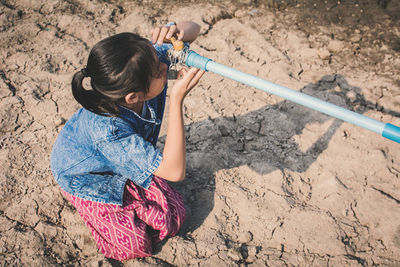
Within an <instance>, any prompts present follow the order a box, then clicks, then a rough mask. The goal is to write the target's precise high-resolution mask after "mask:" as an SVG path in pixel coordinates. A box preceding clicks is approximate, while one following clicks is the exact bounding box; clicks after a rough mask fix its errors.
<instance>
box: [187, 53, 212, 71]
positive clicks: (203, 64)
mask: <svg viewBox="0 0 400 267" xmlns="http://www.w3.org/2000/svg"><path fill="white" fill-rule="evenodd" d="M210 61H212V60H211V59H209V58H206V57H203V56H200V55H199V54H197V53H196V52H194V51H190V52H189V54H188V55H187V57H186V65H187V66H189V67H195V68H198V69H202V70H205V71H207V63H208V62H210Z"/></svg>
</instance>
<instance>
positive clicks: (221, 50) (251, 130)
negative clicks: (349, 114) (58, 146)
mask: <svg viewBox="0 0 400 267" xmlns="http://www.w3.org/2000/svg"><path fill="white" fill-rule="evenodd" d="M294 2H296V1H236V2H234V3H235V4H234V5H232V4H231V3H230V2H224V1H210V2H205V1H203V2H200V3H194V2H191V1H186V2H185V4H182V3H180V2H174V1H172V2H171V1H168V2H167V1H158V2H154V1H138V2H128V1H111V2H110V1H104V2H103V1H80V0H71V1H55V0H52V1H40V0H38V1H23V0H21V1H12V0H10V1H7V0H5V1H4V0H3V1H0V21H1V23H0V40H1V41H0V47H1V49H0V100H1V101H0V133H1V135H0V165H1V170H0V249H1V253H0V265H1V266H59V265H72V266H378V265H379V266H399V265H400V256H399V255H400V190H399V189H400V177H399V175H400V164H399V162H400V152H399V148H400V145H399V144H397V143H394V142H392V141H389V140H386V139H384V138H383V137H380V136H378V135H377V134H375V133H372V132H369V131H367V130H365V129H362V128H359V127H356V126H353V125H350V124H348V123H344V122H342V121H338V120H335V119H332V118H330V117H328V116H325V115H323V114H320V113H318V112H314V111H311V110H309V109H307V108H304V107H301V106H298V105H296V104H293V103H290V102H288V101H284V100H283V99H281V98H278V97H275V96H272V95H269V94H266V93H263V92H260V91H258V90H256V89H252V88H249V87H247V86H244V85H241V84H238V83H236V82H234V81H231V80H228V79H225V78H223V77H221V76H218V75H215V74H212V73H207V74H206V75H205V76H204V78H203V79H202V80H201V82H200V83H199V85H198V86H197V88H196V89H194V90H193V91H192V92H191V93H190V95H189V96H188V97H187V98H186V100H185V125H186V136H187V151H188V153H187V160H188V166H187V167H188V171H187V178H186V180H185V181H184V182H182V183H179V184H174V187H175V188H177V189H178V190H179V191H180V192H181V194H182V195H183V197H184V200H185V205H186V209H187V212H188V218H187V221H186V222H185V224H184V226H183V227H182V229H181V231H180V232H179V234H178V235H177V236H175V237H173V238H170V239H168V240H167V241H166V242H164V243H162V244H159V245H157V246H156V247H155V248H154V250H155V254H154V256H152V257H148V258H145V259H136V260H131V261H126V262H123V263H116V262H110V261H108V260H107V259H105V258H104V256H102V255H101V254H100V253H99V252H98V251H97V249H96V246H95V244H94V242H93V240H92V238H91V236H90V233H89V232H88V230H87V229H86V227H85V226H84V224H83V222H82V221H81V219H80V218H79V215H78V214H77V213H76V212H75V210H74V208H73V207H72V206H71V205H70V204H68V202H67V201H66V200H65V199H64V198H63V196H62V194H61V192H60V190H59V189H58V186H57V185H56V183H55V182H54V180H53V178H52V175H51V172H50V170H49V155H50V151H51V147H52V144H53V143H54V141H55V138H56V136H57V133H58V132H59V131H60V130H61V129H62V127H63V125H64V123H65V122H66V120H67V119H68V118H69V117H70V116H71V115H72V114H73V113H74V112H75V111H76V110H77V109H78V108H79V105H78V104H77V103H76V102H75V101H74V100H73V97H72V95H71V92H70V80H71V77H72V75H73V73H74V72H75V71H76V70H79V69H81V68H82V67H83V66H84V64H85V60H86V59H87V56H88V53H89V50H90V48H91V47H92V46H93V45H94V44H95V43H96V42H98V41H99V40H101V39H102V38H105V37H107V36H109V35H111V34H114V33H118V32H123V31H134V32H137V33H139V34H141V35H143V36H145V37H147V38H149V32H150V30H151V28H152V27H153V26H155V25H160V24H164V23H166V22H167V21H174V20H177V21H179V20H192V21H195V22H197V23H198V24H200V25H201V27H202V30H201V34H200V36H199V38H198V39H197V40H196V41H195V42H194V43H193V44H192V46H191V48H192V49H193V50H194V51H196V52H198V53H200V54H202V55H204V56H207V57H209V58H211V59H213V60H214V61H216V62H219V63H222V64H226V65H228V66H231V67H234V68H236V69H239V70H242V71H245V72H247V73H250V74H254V75H257V76H258V77H261V78H264V79H266V80H269V81H271V82H274V83H278V84H281V85H284V86H287V87H289V88H292V89H295V90H299V91H302V92H304V93H306V94H309V95H312V96H315V97H318V98H320V99H323V100H325V101H328V102H331V103H334V104H336V105H339V106H342V107H345V108H347V109H350V110H353V111H355V112H358V113H362V114H364V115H366V116H369V117H371V118H374V119H377V120H380V121H383V122H385V123H392V124H395V125H400V78H399V77H400V71H399V70H400V42H399V40H400V24H399V17H398V14H400V6H399V4H397V2H396V1H352V3H347V1H345V2H343V1H342V2H343V3H341V1H319V0H318V1H308V2H309V4H306V6H302V5H300V4H297V3H294ZM277 3H279V4H277ZM282 3H286V4H282ZM165 117H167V116H165ZM166 125H167V122H166V121H164V122H163V127H162V132H161V135H160V139H159V144H158V145H159V146H160V148H162V146H163V144H164V141H165V132H166Z"/></svg>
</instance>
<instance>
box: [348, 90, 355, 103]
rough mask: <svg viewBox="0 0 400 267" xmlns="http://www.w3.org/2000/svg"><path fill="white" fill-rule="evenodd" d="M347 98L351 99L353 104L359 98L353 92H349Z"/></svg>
mask: <svg viewBox="0 0 400 267" xmlns="http://www.w3.org/2000/svg"><path fill="white" fill-rule="evenodd" d="M346 97H347V98H348V99H350V100H351V101H352V102H354V101H355V100H356V98H357V94H356V93H354V92H353V91H349V92H347V94H346Z"/></svg>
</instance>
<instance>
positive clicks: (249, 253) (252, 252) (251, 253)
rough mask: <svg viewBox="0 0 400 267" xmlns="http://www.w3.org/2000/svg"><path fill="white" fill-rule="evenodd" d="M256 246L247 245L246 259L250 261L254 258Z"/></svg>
mask: <svg viewBox="0 0 400 267" xmlns="http://www.w3.org/2000/svg"><path fill="white" fill-rule="evenodd" d="M256 255H257V248H256V247H255V246H249V247H247V260H249V261H252V260H254V259H255V258H256Z"/></svg>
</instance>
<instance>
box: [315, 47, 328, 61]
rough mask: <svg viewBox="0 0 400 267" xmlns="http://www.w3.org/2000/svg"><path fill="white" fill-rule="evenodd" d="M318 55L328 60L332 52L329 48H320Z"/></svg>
mask: <svg viewBox="0 0 400 267" xmlns="http://www.w3.org/2000/svg"><path fill="white" fill-rule="evenodd" d="M318 56H319V58H320V59H322V60H327V59H329V58H330V57H331V53H330V52H329V50H328V49H320V50H319V51H318Z"/></svg>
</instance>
